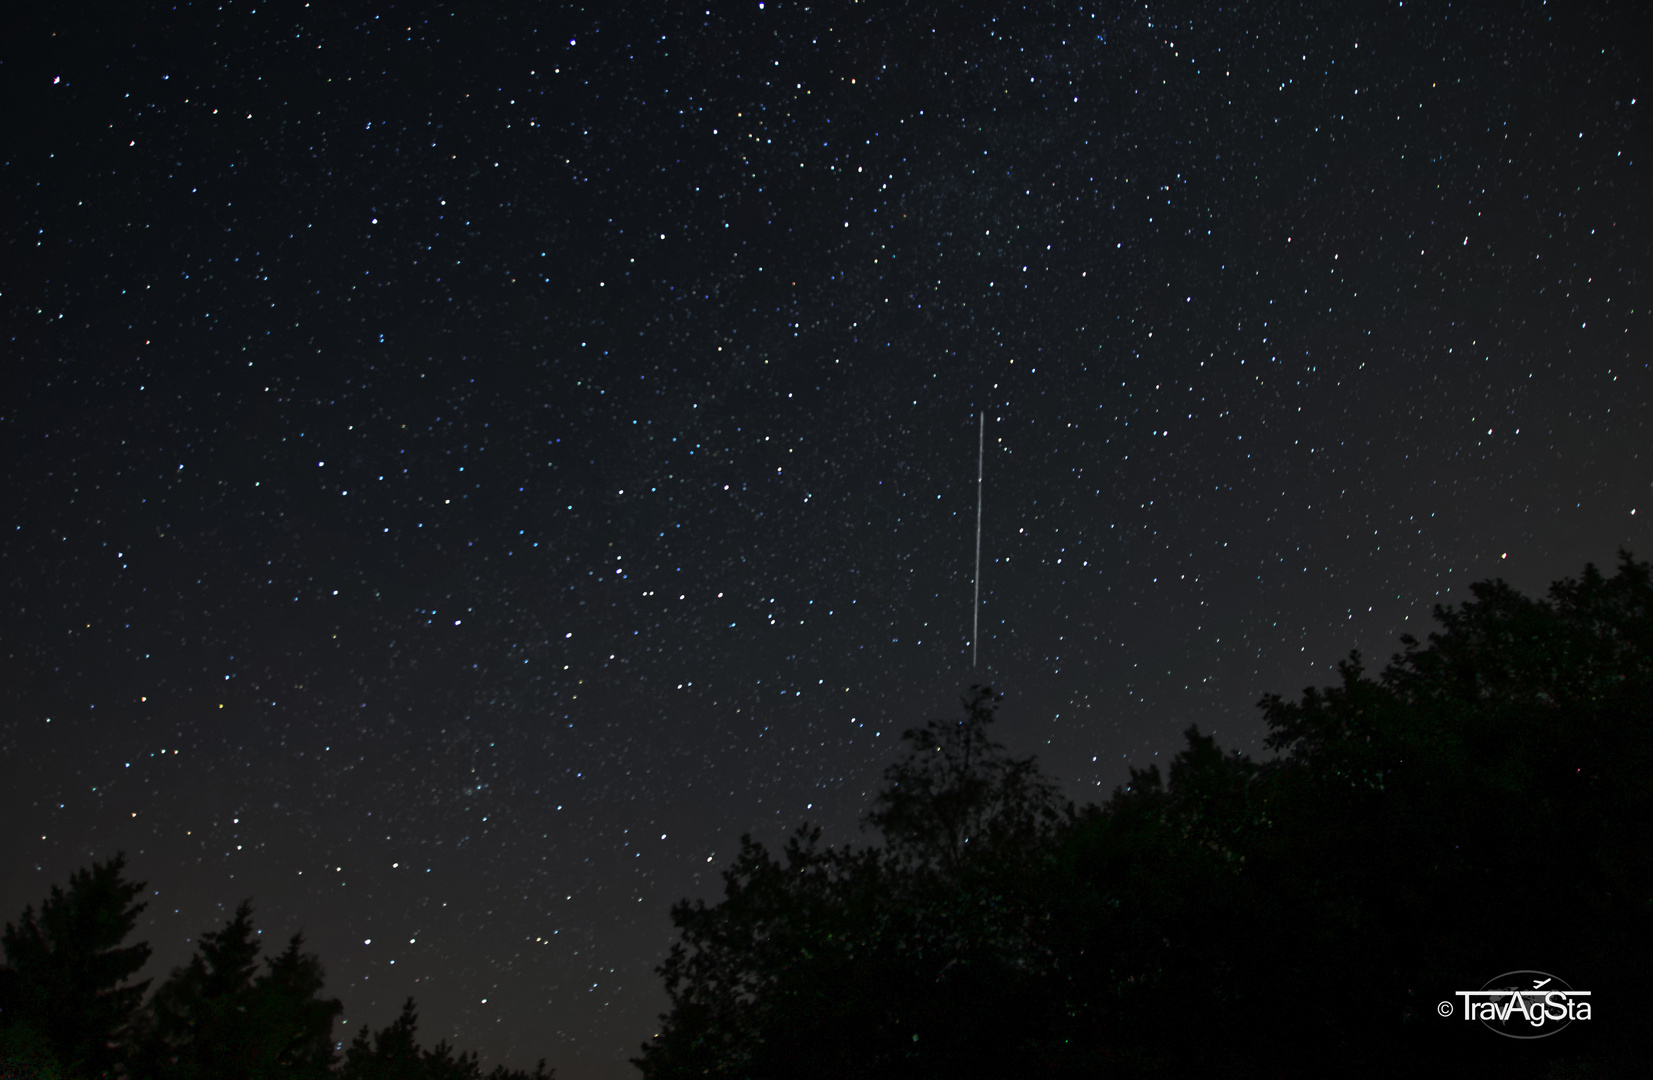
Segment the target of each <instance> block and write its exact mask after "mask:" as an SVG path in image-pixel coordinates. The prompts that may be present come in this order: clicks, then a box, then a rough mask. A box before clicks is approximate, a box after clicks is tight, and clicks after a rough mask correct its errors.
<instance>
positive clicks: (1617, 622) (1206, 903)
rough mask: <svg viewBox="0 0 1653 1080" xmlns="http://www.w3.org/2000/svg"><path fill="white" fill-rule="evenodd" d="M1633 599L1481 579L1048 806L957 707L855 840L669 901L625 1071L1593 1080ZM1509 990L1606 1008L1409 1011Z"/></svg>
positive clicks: (1634, 881)
mask: <svg viewBox="0 0 1653 1080" xmlns="http://www.w3.org/2000/svg"><path fill="white" fill-rule="evenodd" d="M1650 580H1653V573H1650V568H1649V567H1648V565H1647V564H1646V563H1637V562H1635V561H1634V560H1633V559H1631V558H1630V556H1629V555H1628V554H1621V558H1620V565H1619V568H1618V572H1617V573H1616V574H1615V575H1614V576H1613V577H1612V578H1606V577H1604V576H1603V575H1602V574H1600V573H1599V572H1598V571H1596V570H1595V568H1594V567H1586V568H1585V572H1584V574H1583V575H1582V577H1581V578H1579V579H1577V580H1572V579H1569V580H1566V581H1562V582H1558V583H1557V584H1556V585H1554V586H1553V587H1552V588H1551V589H1550V592H1549V595H1548V597H1547V598H1545V599H1542V600H1534V599H1530V598H1527V597H1524V596H1521V595H1520V594H1519V593H1517V592H1516V591H1515V590H1513V589H1511V588H1510V587H1509V586H1508V585H1506V584H1504V583H1503V582H1498V581H1492V582H1483V583H1480V584H1478V585H1476V586H1474V587H1473V596H1474V599H1473V600H1471V601H1470V602H1468V603H1465V604H1462V605H1459V606H1457V607H1453V608H1445V607H1442V608H1437V609H1436V613H1435V614H1436V619H1437V621H1438V622H1439V624H1440V630H1439V631H1438V632H1436V633H1434V634H1431V635H1430V636H1429V639H1428V642H1427V644H1423V643H1420V642H1418V641H1416V640H1414V639H1412V638H1403V639H1402V645H1403V652H1402V653H1401V654H1399V655H1397V656H1395V657H1394V658H1393V659H1392V660H1391V662H1390V663H1389V665H1388V666H1387V667H1386V668H1384V670H1383V671H1382V672H1380V673H1379V674H1377V675H1376V676H1373V675H1369V674H1368V673H1367V671H1366V669H1365V667H1364V666H1363V665H1362V663H1361V660H1360V658H1359V656H1357V655H1353V654H1351V656H1350V657H1349V659H1347V660H1346V661H1344V662H1343V663H1342V664H1341V665H1339V669H1338V682H1337V684H1335V685H1333V686H1330V687H1321V688H1316V687H1310V688H1308V689H1306V690H1304V692H1303V694H1302V695H1301V697H1300V698H1298V699H1296V700H1287V699H1285V698H1282V697H1279V696H1274V695H1271V696H1269V697H1267V698H1265V699H1264V700H1263V701H1262V702H1261V703H1260V705H1261V707H1262V710H1263V714H1264V719H1265V720H1266V722H1267V724H1268V728H1269V732H1270V735H1269V740H1268V745H1269V747H1270V749H1271V750H1272V751H1273V752H1274V754H1275V756H1274V757H1273V758H1272V759H1271V760H1267V761H1262V762H1254V761H1252V760H1250V759H1248V758H1246V757H1244V756H1241V755H1238V754H1233V753H1224V752H1223V751H1222V750H1221V749H1220V748H1219V747H1218V746H1217V745H1216V743H1215V741H1214V740H1213V739H1211V738H1210V737H1208V736H1204V735H1201V734H1200V733H1199V732H1198V731H1197V730H1194V729H1189V731H1188V732H1187V735H1186V741H1187V745H1186V747H1185V749H1184V750H1183V751H1182V752H1181V753H1179V754H1178V755H1176V757H1175V758H1174V759H1173V760H1172V761H1171V763H1170V767H1169V769H1168V771H1167V772H1165V773H1162V772H1161V771H1160V770H1159V769H1158V768H1157V767H1155V768H1151V769H1147V770H1132V772H1131V774H1130V780H1129V782H1128V783H1127V784H1125V785H1123V786H1122V787H1121V788H1120V789H1118V790H1116V791H1115V792H1114V793H1113V795H1112V796H1111V797H1110V798H1109V799H1108V800H1107V802H1106V803H1104V804H1103V805H1101V806H1087V807H1084V808H1082V809H1077V810H1075V809H1072V808H1070V807H1063V806H1062V805H1061V804H1060V802H1059V800H1058V799H1057V797H1056V793H1055V788H1054V786H1053V785H1052V783H1051V782H1050V781H1049V780H1047V779H1045V778H1044V777H1043V776H1041V775H1040V773H1039V772H1038V770H1037V768H1036V766H1035V765H1034V763H1033V762H1032V760H1031V759H1015V758H1012V757H1010V756H1008V755H1006V754H1005V753H1004V752H1003V750H1002V748H1000V747H998V746H996V745H995V744H993V743H992V742H991V740H990V739H988V737H987V734H986V731H987V727H988V723H989V722H990V720H991V715H992V706H993V704H995V703H996V701H997V698H996V696H995V695H992V694H991V692H990V691H986V690H983V689H980V688H974V689H973V690H972V692H971V694H970V696H969V697H968V698H967V699H966V702H965V716H964V718H963V719H962V720H959V721H956V722H954V723H951V724H949V723H946V722H941V721H937V722H932V723H931V724H928V725H926V726H924V727H921V728H917V729H915V730H913V731H910V732H908V733H907V748H906V754H905V755H904V756H903V758H902V759H901V760H900V761H899V762H897V764H896V765H894V766H892V767H891V768H890V769H889V770H888V772H887V773H886V785H885V787H884V788H883V790H882V791H881V792H880V793H879V794H878V796H877V798H876V800H875V802H874V807H873V811H872V813H871V814H870V815H869V822H870V823H871V824H872V825H874V826H876V827H877V828H878V829H879V830H881V832H882V833H883V837H884V844H883V845H882V846H873V847H869V848H864V849H860V850H853V851H852V850H848V849H844V848H836V847H832V846H829V845H823V844H822V843H821V841H820V834H819V832H818V831H816V830H812V829H808V828H805V829H802V830H800V831H799V833H798V834H797V835H796V836H794V837H793V839H792V840H791V841H790V842H789V843H788V845H787V846H786V848H785V849H784V850H783V852H782V853H781V856H780V857H774V856H771V855H770V854H769V852H768V851H766V850H765V849H764V848H763V847H762V846H761V845H759V844H756V843H754V842H752V841H751V840H750V839H747V840H746V841H745V842H744V843H743V846H742V849H741V852H740V855H739V856H738V858H737V859H736V861H735V863H734V865H733V866H732V867H731V868H730V869H729V870H728V871H727V872H726V873H725V875H724V879H725V890H724V897H723V899H722V900H721V901H720V902H719V903H717V904H714V905H710V906H708V905H707V904H705V903H703V902H698V901H697V902H695V903H693V904H690V903H687V902H685V903H681V904H679V905H678V906H677V907H676V908H675V909H674V911H673V917H674V920H675V921H676V923H677V925H678V927H679V929H680V931H681V939H680V941H679V942H678V944H677V945H676V946H675V947H674V948H673V950H672V952H671V954H670V956H669V957H668V959H667V961H666V963H665V964H664V965H663V966H662V967H661V969H660V970H661V973H662V974H663V975H664V976H665V977H666V980H667V989H668V991H669V993H670V995H671V1000H672V1009H671V1011H670V1012H669V1013H668V1014H667V1015H666V1016H664V1017H663V1018H662V1028H661V1032H660V1034H659V1035H658V1036H656V1038H655V1039H654V1040H653V1041H652V1042H651V1043H650V1044H648V1045H646V1046H645V1047H644V1049H643V1055H642V1057H641V1058H639V1059H638V1064H639V1065H640V1067H641V1068H642V1070H643V1072H644V1075H645V1076H647V1077H650V1078H667V1077H679V1076H716V1077H750V1078H757V1077H771V1076H773V1077H780V1076H798V1077H807V1076H849V1075H853V1076H861V1077H896V1076H901V1077H909V1076H914V1077H916V1076H938V1077H939V1076H950V1077H963V1076H987V1075H1025V1074H1032V1073H1035V1072H1036V1073H1037V1074H1039V1075H1049V1076H1069V1077H1093V1076H1102V1075H1108V1076H1148V1075H1153V1076H1214V1075H1220V1076H1230V1077H1296V1076H1303V1077H1308V1076H1324V1075H1332V1074H1336V1075H1348V1076H1359V1075H1368V1076H1384V1075H1396V1074H1401V1073H1405V1074H1415V1075H1423V1074H1425V1073H1428V1074H1434V1075H1441V1074H1444V1073H1445V1072H1450V1073H1451V1074H1453V1075H1457V1076H1480V1075H1486V1076H1491V1075H1499V1076H1506V1075H1508V1076H1532V1077H1539V1076H1560V1075H1567V1076H1579V1077H1594V1076H1613V1075H1620V1074H1622V1072H1623V1070H1624V1069H1626V1068H1629V1067H1631V1066H1632V1065H1634V1064H1635V1063H1636V1062H1637V1061H1638V1060H1641V1058H1639V1057H1638V1055H1644V1053H1645V1047H1646V1046H1648V1045H1653V1022H1650V1019H1653V1001H1650V1000H1649V995H1648V993H1647V992H1646V990H1644V989H1643V985H1644V983H1645V977H1644V972H1643V970H1642V969H1643V967H1644V966H1645V957H1647V956H1649V955H1653V782H1650V781H1649V777H1653V585H1650ZM1513 968H1538V969H1543V970H1545V971H1549V972H1552V973H1554V974H1556V975H1559V976H1561V977H1563V978H1565V979H1566V980H1568V981H1569V982H1571V983H1572V985H1573V986H1575V987H1584V988H1589V989H1592V990H1593V992H1594V993H1595V995H1596V998H1595V1000H1596V1001H1597V1003H1598V1005H1599V1004H1600V1003H1606V1002H1612V1003H1613V1005H1612V1008H1611V1010H1610V1016H1609V1014H1607V1013H1599V1015H1600V1016H1601V1017H1602V1018H1600V1019H1593V1020H1592V1022H1591V1024H1589V1025H1577V1029H1576V1030H1569V1031H1568V1032H1567V1033H1566V1038H1564V1039H1563V1038H1558V1039H1553V1040H1543V1041H1542V1042H1541V1043H1540V1044H1538V1045H1536V1046H1534V1045H1529V1044H1524V1043H1523V1044H1518V1043H1516V1042H1514V1041H1512V1040H1504V1039H1499V1038H1497V1037H1496V1036H1494V1035H1492V1034H1491V1033H1488V1032H1485V1031H1483V1030H1481V1029H1480V1028H1479V1025H1469V1024H1465V1023H1463V1022H1462V1021H1461V1020H1460V1021H1459V1022H1458V1023H1457V1024H1456V1025H1454V1024H1452V1023H1450V1022H1447V1021H1443V1020H1442V1019H1441V1018H1440V1017H1439V1016H1438V1015H1437V1014H1436V1006H1437V1004H1438V1003H1439V1002H1440V1001H1441V1000H1449V1001H1450V1000H1451V999H1452V997H1453V991H1454V990H1457V989H1466V988H1475V987H1478V986H1479V985H1480V984H1481V982H1482V981H1484V980H1485V979H1487V978H1490V977H1492V976H1495V975H1497V974H1498V973H1499V972H1503V971H1508V970H1511V969H1513ZM1602 1007H1603V1008H1604V1006H1602ZM1477 1033H1479V1035H1480V1036H1484V1037H1477ZM1552 1066H1553V1067H1554V1068H1555V1069H1559V1070H1561V1071H1560V1072H1552V1071H1551V1070H1552Z"/></svg>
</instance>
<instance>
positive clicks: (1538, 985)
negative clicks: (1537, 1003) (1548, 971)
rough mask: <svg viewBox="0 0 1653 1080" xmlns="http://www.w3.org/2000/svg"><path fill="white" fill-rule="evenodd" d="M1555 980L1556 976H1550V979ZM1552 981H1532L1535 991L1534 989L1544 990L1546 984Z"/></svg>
mask: <svg viewBox="0 0 1653 1080" xmlns="http://www.w3.org/2000/svg"><path fill="white" fill-rule="evenodd" d="M1553 978H1555V976H1554V975H1551V976H1550V979H1553ZM1550 979H1534V980H1533V981H1532V988H1533V989H1534V990H1539V989H1542V988H1543V986H1544V984H1545V983H1547V982H1549V981H1550Z"/></svg>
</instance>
